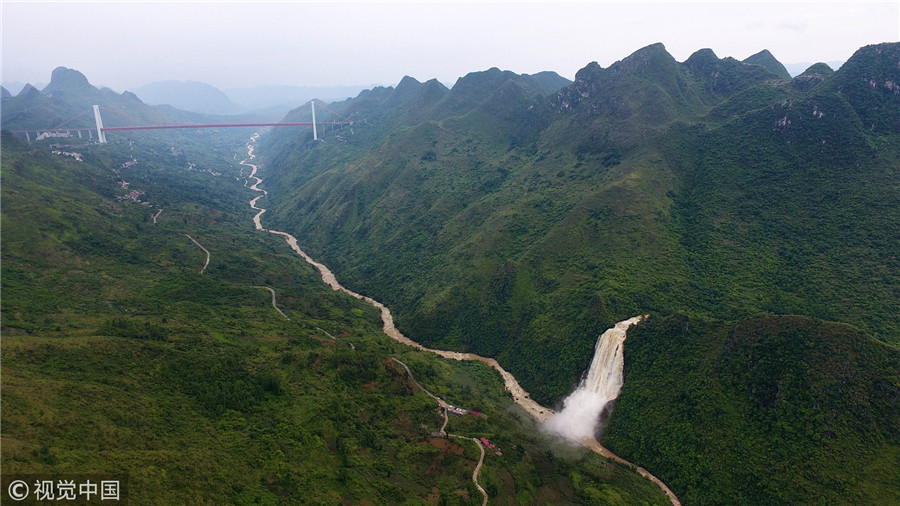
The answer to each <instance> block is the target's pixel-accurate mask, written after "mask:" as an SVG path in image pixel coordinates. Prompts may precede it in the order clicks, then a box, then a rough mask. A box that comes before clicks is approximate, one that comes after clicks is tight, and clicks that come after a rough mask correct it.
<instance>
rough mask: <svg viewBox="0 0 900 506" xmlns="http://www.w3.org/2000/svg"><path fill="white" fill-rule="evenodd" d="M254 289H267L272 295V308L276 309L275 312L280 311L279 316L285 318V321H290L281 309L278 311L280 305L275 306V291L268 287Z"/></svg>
mask: <svg viewBox="0 0 900 506" xmlns="http://www.w3.org/2000/svg"><path fill="white" fill-rule="evenodd" d="M253 288H265V289H266V290H268V291H269V293H271V294H272V307H274V308H275V311H278V314H280V315H281V316H283V317H284V319H285V320H290V318H288V315H286V314H284V311H282V310H281V309H278V305H276V304H275V290H273V289H272V288H270V287H268V286H254V287H253Z"/></svg>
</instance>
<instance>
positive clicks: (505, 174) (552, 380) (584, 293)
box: [261, 43, 900, 503]
mask: <svg viewBox="0 0 900 506" xmlns="http://www.w3.org/2000/svg"><path fill="white" fill-rule="evenodd" d="M770 56H771V55H767V54H765V53H761V54H760V55H757V58H752V59H751V61H749V62H739V61H737V60H734V59H732V58H724V59H719V58H718V57H717V56H716V55H715V54H714V53H713V52H712V51H710V50H700V51H698V52H697V53H695V54H694V55H692V56H691V57H690V58H689V59H688V60H686V61H685V62H682V63H679V62H677V61H675V60H674V58H672V57H671V55H669V54H668V53H667V52H666V51H665V48H664V47H663V46H662V45H661V44H655V45H652V46H648V47H646V48H643V49H641V50H639V51H637V52H636V53H634V54H633V55H631V56H629V57H627V58H625V59H623V60H621V61H619V62H616V63H614V64H612V65H611V66H610V67H609V68H605V69H604V68H601V67H600V66H599V65H597V64H596V63H592V64H589V65H588V66H586V67H585V68H584V69H582V70H581V71H579V72H578V74H577V76H576V79H575V82H574V83H572V84H571V85H570V86H568V87H565V88H562V89H560V90H559V91H558V92H556V93H551V94H549V95H545V94H540V93H537V94H536V93H534V91H533V90H530V89H529V88H527V87H526V86H523V85H522V83H521V82H519V81H518V80H517V79H516V78H515V76H511V75H508V74H503V73H501V72H500V71H497V70H496V69H491V70H489V71H486V72H483V73H473V74H470V75H469V76H466V77H465V78H463V79H461V80H460V82H458V83H457V84H456V85H454V87H453V88H452V89H450V90H449V92H448V93H442V94H440V95H437V94H435V95H432V97H431V102H429V105H428V106H427V109H426V110H424V111H422V110H420V109H419V108H418V107H417V106H414V105H413V102H412V100H413V99H412V98H410V100H407V101H399V102H390V101H389V100H388V97H391V96H393V95H392V94H393V92H394V91H395V90H393V89H390V88H388V89H378V90H372V91H371V92H370V93H367V94H362V95H360V97H358V98H356V99H352V100H348V101H346V102H343V103H339V104H331V105H330V106H329V107H331V108H333V110H335V111H337V112H338V113H339V114H341V115H343V116H345V117H348V118H352V119H354V121H355V122H356V123H355V125H354V131H353V133H352V134H348V133H346V132H342V133H341V134H340V138H339V139H338V138H336V137H325V142H324V143H321V142H320V143H317V144H311V143H310V142H308V141H306V140H294V141H292V143H285V142H282V140H281V139H278V138H277V137H274V136H273V137H271V138H269V139H267V140H264V144H263V146H262V150H261V152H262V154H263V156H264V158H265V160H266V166H265V167H264V174H265V177H267V178H268V179H267V180H268V181H270V182H271V186H270V188H271V189H272V193H271V196H272V198H273V201H274V202H275V203H276V205H274V206H273V209H272V211H270V212H271V213H272V216H271V219H272V220H273V222H275V223H277V224H278V226H279V228H281V229H283V230H289V231H290V232H291V233H293V234H294V235H296V236H297V237H298V239H299V241H300V243H301V244H303V245H304V247H305V248H307V250H308V251H309V252H310V253H311V254H312V255H313V256H314V257H316V258H319V259H321V260H322V261H323V262H324V263H326V264H327V265H329V266H330V267H331V268H332V269H333V270H334V271H335V272H336V273H337V275H338V276H339V277H340V279H342V281H343V283H344V284H345V285H347V286H349V287H351V288H352V289H353V290H355V291H357V292H360V293H365V294H368V295H371V296H374V297H375V298H377V299H379V300H381V301H383V302H385V303H386V304H387V305H389V306H390V307H391V308H392V310H393V312H394V314H395V317H396V321H397V323H398V326H399V327H400V328H401V330H403V331H404V332H405V333H407V334H409V335H412V336H414V337H415V338H416V339H417V340H420V341H421V342H424V343H426V344H429V345H433V346H436V347H444V348H450V349H457V350H464V351H474V352H476V353H479V354H482V355H487V356H494V357H496V358H497V359H498V360H499V361H500V362H501V363H502V364H503V365H504V367H506V368H507V369H508V370H510V371H511V372H512V373H513V374H515V375H516V376H517V378H518V379H519V381H520V382H521V383H522V385H523V386H524V387H525V388H526V389H528V390H529V391H531V392H532V393H533V394H534V396H535V398H537V399H539V400H540V401H541V402H543V403H546V404H551V405H552V404H553V403H554V402H557V401H558V400H559V399H560V398H561V397H562V396H563V395H565V394H566V393H568V392H569V391H570V390H571V388H572V386H573V385H574V384H575V383H576V382H577V380H578V378H579V375H580V374H581V373H582V372H583V371H584V370H585V369H586V367H587V366H588V363H589V360H590V358H591V356H592V353H593V345H594V342H595V340H596V337H597V335H598V334H599V333H600V332H602V331H603V330H604V329H606V328H608V327H609V326H610V325H611V324H612V323H614V322H616V321H619V320H623V319H625V318H628V317H631V316H634V315H637V314H646V313H650V314H652V315H655V316H658V317H660V318H665V317H667V316H670V315H676V314H683V315H687V317H688V318H691V319H697V320H698V321H726V322H740V321H744V320H747V319H748V318H754V317H756V316H757V315H768V316H773V315H789V314H793V315H802V316H805V317H811V318H815V319H822V320H830V321H835V322H841V323H844V324H848V325H850V326H851V327H852V328H854V329H855V330H854V332H860V333H863V334H865V335H869V336H872V337H874V338H875V339H877V340H880V341H882V342H883V343H888V347H887V348H886V349H887V350H891V351H890V353H896V345H897V344H898V343H900V327H898V324H897V319H896V317H895V315H896V314H898V310H900V277H898V273H900V259H898V253H897V252H898V251H900V230H898V228H897V227H898V223H900V187H898V186H897V181H898V174H897V167H898V166H900V151H898V148H900V136H898V132H900V130H898V128H897V125H896V124H895V123H896V119H897V118H900V95H898V94H897V93H896V92H895V88H894V84H893V83H897V82H900V70H898V68H897V66H896V61H900V44H897V43H889V44H880V45H875V46H867V47H864V48H861V49H860V50H859V51H858V52H857V53H856V54H855V55H854V56H853V58H851V59H850V60H849V61H848V62H847V64H845V65H844V66H842V67H841V69H840V70H839V71H837V72H832V73H829V72H827V70H830V69H823V68H820V67H818V66H814V67H813V68H811V69H810V70H809V71H808V72H807V73H804V75H801V76H798V77H797V78H796V79H794V80H788V79H787V78H785V76H784V75H783V73H782V72H780V69H779V66H780V64H779V66H776V65H774V63H777V60H774V58H771V59H770V58H769V57H770ZM773 61H774V63H773ZM872 83H875V84H874V85H873V84H872ZM407 84H409V83H407ZM399 89H400V88H399V87H398V90H399ZM296 113H298V114H299V113H300V111H299V110H298V111H296ZM417 113H418V114H417ZM733 324H736V323H733ZM766 332H767V331H766ZM709 333H710V334H709V335H708V336H706V337H707V338H709V339H713V338H714V337H715V335H714V332H713V331H712V330H709ZM704 335H705V334H704ZM843 335H845V334H844V333H836V334H831V333H825V334H823V335H822V336H821V338H822V339H824V340H825V341H827V342H829V343H831V342H832V341H834V343H832V344H829V346H832V345H833V346H837V345H838V343H837V342H838V341H840V339H842V337H841V336H843ZM627 349H628V347H627V346H626V367H628V368H629V370H638V369H641V367H642V364H641V363H640V362H635V361H636V360H640V359H639V358H632V357H631V356H630V355H629V354H628V353H627ZM690 358H692V359H693V358H695V357H690ZM866 360H868V359H867V358H862V359H861V361H862V362H861V363H860V365H859V367H861V368H866V367H868V365H867V364H866V363H865V361H866ZM892 364H893V365H889V366H886V368H880V369H879V370H882V371H884V374H886V378H896V374H897V369H896V362H893V363H892ZM751 365H752V364H749V363H743V362H735V363H733V364H732V366H733V367H735V368H738V370H740V369H741V368H744V369H746V368H748V367H751ZM816 367H818V365H817V366H816ZM809 374H810V375H811V376H812V377H820V376H826V375H827V371H825V370H822V369H818V368H815V367H814V368H813V369H812V370H811V371H810V373H809ZM886 385H887V387H886V388H887V391H886V392H885V393H884V394H885V395H887V396H888V397H889V398H893V397H891V396H895V395H896V391H897V389H898V384H897V382H896V381H895V380H894V379H891V380H888V381H887V383H886ZM630 388H632V387H631V386H630V383H629V380H628V377H626V381H625V387H624V392H625V394H627V392H629V389H630ZM625 394H623V395H625ZM822 395H824V394H822ZM708 402H709V404H708V405H706V406H705V407H704V409H712V410H715V409H720V408H722V409H724V408H723V407H721V406H718V404H717V402H718V401H717V400H716V399H710V400H709V401H708ZM813 404H815V401H814V402H813ZM892 409H895V405H894V407H884V406H881V407H879V408H877V409H875V413H876V414H884V415H887V414H888V413H895V412H896V411H891V410H892ZM885 410H886V411H885ZM614 419H615V414H614ZM623 423H626V424H627V422H623ZM710 423H712V422H710ZM619 430H620V432H619V434H620V436H618V437H619V438H620V439H617V440H616V446H618V447H621V448H623V454H624V456H626V457H628V456H630V455H634V456H635V458H636V461H638V462H641V460H640V458H637V456H638V455H643V453H640V452H638V451H637V450H635V449H634V448H635V447H634V446H628V445H626V444H625V443H624V440H626V439H627V440H629V441H630V442H631V443H632V444H635V443H636V442H640V441H643V440H644V439H645V438H646V437H648V436H647V435H646V434H644V433H643V432H642V430H646V429H645V428H642V427H641V426H640V425H639V424H632V425H625V426H624V427H623V428H620V429H619ZM621 434H627V436H622V435H621ZM719 435H720V436H721V434H719ZM844 435H846V434H844V433H840V434H838V437H839V438H843V436H844ZM847 437H848V438H851V436H849V435H847ZM851 439H852V438H851ZM886 441H887V442H886V443H885V445H886V446H885V448H887V449H886V450H883V451H885V452H888V454H889V453H890V452H891V451H895V449H896V444H897V441H896V439H889V440H886ZM844 443H845V442H841V443H840V444H841V445H843V444H844ZM715 444H719V445H727V444H728V443H727V441H726V440H725V439H723V438H721V437H720V438H718V439H713V440H712V442H711V445H715ZM802 444H803V445H812V444H814V443H813V442H810V441H806V442H804V443H802ZM838 446H840V445H838ZM710 447H711V446H709V447H705V448H703V450H702V451H709V448H710ZM696 448H701V446H696ZM697 451H700V450H697ZM878 451H882V450H878ZM804 455H807V456H809V460H806V461H804V462H806V463H807V464H809V465H818V464H817V462H818V461H817V460H816V459H820V458H824V457H823V456H822V455H812V454H808V453H807V454H804ZM783 457H784V454H772V455H771V456H770V463H772V462H771V461H772V460H774V463H773V464H774V466H775V467H776V468H780V467H779V466H782V465H788V463H785V462H784V461H783V460H782V458H783ZM857 457H858V456H857ZM857 457H853V459H851V460H849V461H848V462H852V463H854V464H858V463H859V462H860V460H859V458H857ZM854 459H855V460H854ZM666 465H667V466H671V465H672V464H666ZM791 465H795V464H791ZM648 468H649V469H650V470H651V471H653V468H652V467H648ZM669 469H674V468H671V467H670V468H669ZM679 472H688V471H685V470H684V469H681V470H678V469H675V470H673V471H672V474H668V476H670V477H671V478H672V480H673V481H676V482H678V481H680V482H681V483H682V485H680V486H681V487H686V488H682V489H681V490H684V491H686V492H687V491H688V490H689V488H687V487H690V486H691V485H690V480H688V479H686V478H685V477H683V476H681V475H678V473H679ZM722 472H723V473H731V475H730V476H731V477H730V478H728V479H723V480H712V481H710V482H704V485H703V486H709V487H713V488H710V489H707V490H708V491H707V492H706V495H703V494H700V495H695V496H692V497H693V498H695V499H696V500H698V501H700V502H710V503H716V502H717V501H718V500H724V499H723V498H727V497H734V498H735V501H743V499H740V498H741V497H748V498H749V497H753V499H747V500H748V501H751V502H752V501H755V500H760V501H762V502H790V499H786V498H796V497H807V498H808V499H809V501H810V502H816V501H818V500H823V501H827V500H828V498H831V497H836V496H838V497H844V498H853V497H856V494H863V495H865V494H868V493H869V492H865V490H883V489H879V488H878V487H877V486H876V485H873V484H872V483H860V484H859V487H858V488H854V487H855V486H852V485H849V484H850V483H851V482H852V480H849V479H847V478H840V479H839V481H840V482H841V483H843V484H844V485H841V486H846V489H845V490H843V491H842V489H841V488H840V487H837V488H834V489H829V490H830V491H827V492H824V493H822V494H821V495H819V494H817V493H816V492H815V491H813V490H811V489H809V488H802V485H796V486H797V487H801V488H799V489H797V488H794V489H792V490H794V491H795V492H791V493H790V494H794V493H796V494H798V495H790V494H788V495H785V496H781V495H778V493H777V490H776V488H775V487H773V488H770V489H767V490H766V491H763V492H760V494H762V495H756V496H750V495H747V496H744V495H742V494H743V492H740V491H738V490H737V489H736V488H735V483H738V481H735V480H737V478H735V477H736V476H738V474H734V473H739V470H738V469H736V468H725V469H724V470H722ZM885 472H886V473H887V475H894V476H895V475H896V474H897V472H898V470H897V468H896V466H888V468H886V471H885ZM753 479H758V480H762V479H767V478H765V476H763V475H753ZM785 479H791V476H789V477H788V478H785ZM892 479H893V478H892ZM801 481H802V480H801V479H800V478H798V483H799V482H801ZM888 483H896V482H895V481H890V480H889V481H888ZM888 488H890V486H888ZM797 490H800V492H796V491H797ZM675 492H676V494H678V493H679V488H678V487H675ZM690 493H693V492H690ZM786 494H787V493H786ZM804 494H806V495H804ZM704 497H706V499H704ZM865 497H874V496H865ZM717 498H718V499H717ZM724 501H725V502H728V501H727V500H724Z"/></svg>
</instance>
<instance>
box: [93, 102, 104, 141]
mask: <svg viewBox="0 0 900 506" xmlns="http://www.w3.org/2000/svg"><path fill="white" fill-rule="evenodd" d="M94 121H95V122H96V123H97V139H98V140H99V141H100V144H106V132H104V131H103V120H102V119H100V106H99V105H95V106H94Z"/></svg>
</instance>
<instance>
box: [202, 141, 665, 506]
mask: <svg viewBox="0 0 900 506" xmlns="http://www.w3.org/2000/svg"><path fill="white" fill-rule="evenodd" d="M258 138H259V134H254V135H253V137H251V139H250V142H249V143H248V144H247V157H248V158H247V159H246V160H242V161H241V162H240V164H241V165H246V166H248V167H250V168H251V172H250V176H249V178H251V179H255V180H256V182H255V183H253V184H252V185H251V186H250V189H251V190H254V191H257V192H260V193H261V195H259V196H257V197H255V198H253V200H251V201H250V207H251V208H252V209H254V210H256V211H258V212H257V213H256V215H255V216H254V217H253V224H254V226H255V227H256V230H261V231H265V232H269V233H270V234H275V235H280V236H282V237H284V240H285V242H287V244H288V246H290V248H291V249H292V250H294V252H295V253H297V254H298V255H300V256H301V257H303V259H304V260H306V262H307V263H309V264H310V265H312V266H313V267H315V268H316V269H318V271H319V274H320V275H321V276H322V281H323V282H325V284H327V285H328V286H330V287H331V288H332V289H333V290H335V291H340V292H344V293H346V294H347V295H350V296H351V297H355V298H357V299H359V300H362V301H365V302H367V303H369V304H370V305H372V306H375V307H376V308H378V309H379V310H380V311H381V320H382V322H383V323H384V326H383V330H384V333H385V334H386V335H387V336H388V337H390V338H391V339H393V340H395V341H397V342H400V343H403V344H405V345H407V346H410V347H412V348H415V349H417V350H422V351H427V352H431V353H434V354H436V355H440V356H442V357H444V358H449V359H453V360H472V361H478V362H482V363H484V364H487V365H488V366H490V367H492V368H493V369H495V370H496V371H497V372H499V373H500V376H501V377H503V383H504V384H505V385H506V389H507V390H508V391H509V392H510V393H511V394H512V396H513V400H515V402H516V404H518V405H519V406H521V407H522V408H523V409H524V410H525V411H526V412H527V413H528V414H530V415H531V416H532V417H533V418H534V419H535V420H537V421H538V422H540V423H543V422H545V421H546V420H547V418H549V417H550V415H552V414H554V413H555V411H554V410H552V409H550V408H547V407H544V406H541V405H540V404H538V403H537V402H535V401H534V400H533V399H532V398H531V396H530V395H529V394H528V392H527V391H526V390H525V389H524V388H522V386H521V385H519V382H518V381H517V380H516V378H515V376H513V375H512V374H510V373H509V372H508V371H506V369H504V368H503V367H502V366H500V364H499V363H498V362H497V361H496V360H495V359H493V358H485V357H482V356H480V355H476V354H474V353H460V352H456V351H446V350H435V349H431V348H427V347H425V346H422V345H421V344H419V343H417V342H415V341H413V340H412V339H410V338H408V337H406V336H405V335H403V333H402V332H400V331H399V330H398V329H397V327H396V326H395V325H394V316H393V315H392V314H391V311H390V309H388V308H387V307H386V306H385V305H384V304H382V303H381V302H378V301H377V300H375V299H373V298H371V297H367V296H365V295H360V294H358V293H356V292H354V291H352V290H349V289H347V288H345V287H344V286H343V285H341V284H340V283H338V281H337V278H336V277H335V275H334V273H332V272H331V270H330V269H329V268H328V267H326V266H325V265H324V264H321V263H319V262H316V261H315V260H313V259H312V258H311V257H310V256H309V255H307V254H306V252H305V251H303V250H302V249H300V246H299V245H298V244H297V239H296V238H295V237H294V236H292V235H291V234H288V233H287V232H281V231H278V230H269V229H267V228H265V227H263V226H262V222H261V221H260V217H261V216H262V215H263V213H265V212H266V210H265V209H264V208H260V207H257V205H256V203H257V202H258V201H259V199H260V198H262V197H264V196H266V195H267V194H268V192H267V191H266V190H264V189H262V188H260V187H259V184H261V183H262V179H261V178H260V177H258V176H257V175H256V173H257V171H258V167H257V166H256V165H255V164H253V163H250V161H251V160H253V159H255V158H256V155H254V154H253V150H254V147H253V143H254V142H256V140H257V139H258ZM192 240H193V239H192ZM198 246H199V244H198ZM201 247H202V246H201ZM407 371H409V369H407ZM423 390H424V388H423ZM458 437H462V436H458ZM466 439H470V438H466ZM476 443H478V446H479V447H481V442H480V441H477V440H476ZM579 443H580V444H581V445H582V446H584V447H585V448H588V449H589V450H591V451H593V452H594V453H597V454H599V455H601V456H603V457H606V458H608V459H611V460H615V461H616V462H619V463H621V464H624V465H626V466H628V467H631V468H633V469H635V470H637V472H638V473H640V474H641V475H642V476H644V477H646V478H648V479H649V480H650V481H652V482H653V483H654V484H656V485H657V486H658V487H659V488H660V490H662V491H663V493H665V494H666V496H668V497H669V500H670V501H671V502H672V504H673V506H681V502H680V501H679V500H678V498H677V497H676V496H675V494H674V493H673V492H672V491H671V490H670V489H669V487H668V486H666V484H665V483H663V482H662V481H661V480H660V479H658V478H657V477H655V476H653V475H652V474H650V472H648V471H647V470H646V469H644V468H642V467H638V466H636V465H634V464H632V463H631V462H628V461H627V460H625V459H623V458H621V457H619V456H618V455H616V454H614V453H613V452H611V451H609V450H608V449H607V448H606V447H604V446H603V445H601V444H600V442H599V441H597V440H596V439H594V438H588V439H585V440H581V441H579ZM481 451H482V453H484V448H482V449H481ZM478 467H479V468H480V465H479V466H478ZM473 479H474V478H473ZM475 484H476V486H477V485H478V483H477V482H476V483H475ZM478 488H479V489H481V487H480V486H479V487H478ZM482 493H484V491H483V490H482ZM486 503H487V494H485V504H486Z"/></svg>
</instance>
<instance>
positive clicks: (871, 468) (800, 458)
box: [605, 316, 900, 504]
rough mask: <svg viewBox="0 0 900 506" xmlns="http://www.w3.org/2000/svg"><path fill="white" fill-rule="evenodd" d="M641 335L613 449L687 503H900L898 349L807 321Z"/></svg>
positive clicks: (660, 325) (632, 347)
mask: <svg viewBox="0 0 900 506" xmlns="http://www.w3.org/2000/svg"><path fill="white" fill-rule="evenodd" d="M628 334H629V335H628V341H627V351H626V356H627V357H628V360H627V363H626V371H625V373H626V377H627V380H626V388H625V389H624V391H623V393H622V395H621V396H620V397H619V399H618V400H617V401H616V407H615V415H614V416H613V417H612V421H611V422H610V424H609V426H608V428H607V431H606V434H605V440H606V442H607V443H608V444H609V445H610V446H611V447H612V449H613V450H614V451H617V452H621V453H622V454H625V455H632V456H633V457H634V458H635V459H636V461H638V462H642V463H643V465H645V466H647V468H648V469H654V470H656V471H655V472H656V473H657V476H659V477H660V478H661V479H663V480H665V481H666V483H667V484H668V485H669V486H670V487H672V488H673V489H674V490H676V491H678V495H679V499H681V501H682V502H683V503H684V504H811V503H825V504H895V503H897V502H898V501H900V473H898V469H897V459H898V456H900V383H898V381H897V378H898V376H897V373H898V371H900V352H898V350H897V348H895V347H891V346H888V345H885V344H883V343H879V342H877V341H875V340H874V339H872V338H870V337H868V336H867V335H865V334H863V333H861V332H859V331H858V330H856V329H853V328H852V327H848V326H846V325H841V324H834V323H828V322H823V321H820V320H811V319H809V318H805V317H800V316H779V317H776V316H768V317H757V318H750V319H746V320H742V321H740V322H736V323H733V322H721V321H715V322H714V321H706V320H698V319H695V318H688V317H685V316H673V317H670V318H666V319H658V318H652V319H651V320H650V321H648V322H645V323H642V324H641V325H639V326H637V327H635V329H634V330H633V331H629V333H628ZM635 433H637V434H640V437H639V438H637V437H635V436H634V435H635Z"/></svg>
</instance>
